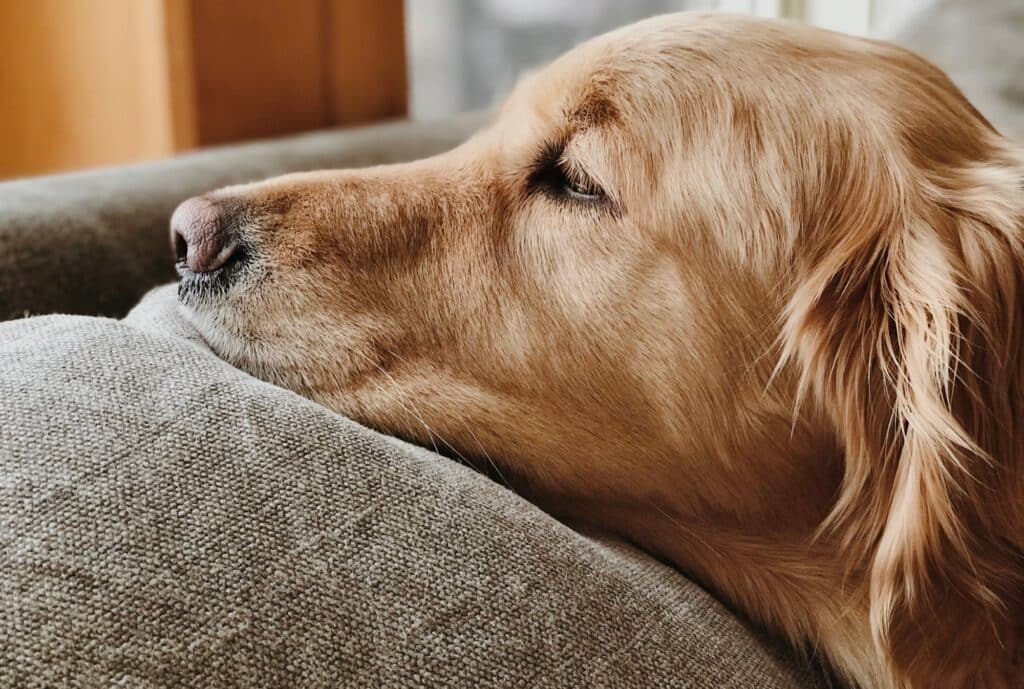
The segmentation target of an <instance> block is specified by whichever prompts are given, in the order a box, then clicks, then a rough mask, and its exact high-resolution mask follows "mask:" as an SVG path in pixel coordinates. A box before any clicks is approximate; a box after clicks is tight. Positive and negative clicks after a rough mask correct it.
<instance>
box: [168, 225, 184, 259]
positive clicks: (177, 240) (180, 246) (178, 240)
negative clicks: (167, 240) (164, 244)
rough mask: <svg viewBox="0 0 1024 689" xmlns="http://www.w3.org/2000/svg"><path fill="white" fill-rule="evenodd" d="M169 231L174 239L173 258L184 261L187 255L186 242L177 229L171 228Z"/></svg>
mask: <svg viewBox="0 0 1024 689" xmlns="http://www.w3.org/2000/svg"><path fill="white" fill-rule="evenodd" d="M171 233H172V237H173V240H174V258H175V260H177V261H184V260H185V257H186V256H188V242H186V241H185V237H183V236H182V234H181V233H180V232H178V231H177V230H172V231H171Z"/></svg>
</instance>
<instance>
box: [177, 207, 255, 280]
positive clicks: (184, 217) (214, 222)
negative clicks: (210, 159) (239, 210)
mask: <svg viewBox="0 0 1024 689" xmlns="http://www.w3.org/2000/svg"><path fill="white" fill-rule="evenodd" d="M232 234H233V233H232V232H231V230H230V227H229V223H228V222H226V218H225V217H224V213H223V211H222V210H221V208H220V207H219V206H218V205H217V203H215V202H214V201H211V200H209V199H206V198H203V197H196V198H191V199H188V200H187V201H184V202H183V203H182V204H181V205H180V206H178V207H177V208H176V209H175V211H174V214H173V215H172V216H171V244H172V245H173V246H174V251H175V255H176V257H177V259H178V261H183V262H184V263H185V265H187V266H188V269H189V270H191V271H192V272H194V273H212V272H214V271H215V270H217V269H219V268H222V267H224V265H225V264H227V263H228V261H230V260H231V258H232V257H233V256H234V255H235V254H236V252H237V251H238V241H237V239H236V238H235V237H234V236H232Z"/></svg>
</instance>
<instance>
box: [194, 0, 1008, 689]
mask: <svg viewBox="0 0 1024 689" xmlns="http://www.w3.org/2000/svg"><path fill="white" fill-rule="evenodd" d="M546 151H547V152H546ZM551 151H554V152H553V153H551ZM545 156H548V157H549V158H550V156H554V158H557V160H558V163H557V164H558V166H560V167H559V169H560V170H561V169H568V173H566V174H567V175H568V176H569V178H570V179H585V180H589V181H590V182H588V183H592V184H593V185H599V186H600V187H601V188H602V189H603V192H604V197H603V198H601V199H600V200H598V201H593V200H586V199H585V200H580V199H578V198H572V197H567V196H566V195H565V192H564V190H562V189H561V187H558V186H557V183H556V185H555V187H552V186H551V184H550V182H549V181H547V180H546V178H545V177H544V174H548V173H545V172H544V169H546V168H544V166H545V165H547V166H550V165H551V160H549V158H546V157H545ZM545 161H547V162H545ZM560 174H561V173H560ZM584 191H585V190H584ZM209 198H210V199H213V200H214V201H215V202H216V203H218V204H219V205H220V207H221V208H222V209H224V212H225V213H228V214H230V215H231V217H233V218H234V226H235V227H234V231H235V232H237V233H238V234H239V235H240V237H241V238H242V242H243V245H244V246H245V247H246V251H247V262H246V263H245V265H244V266H242V267H241V268H240V269H239V270H238V272H237V275H235V277H234V278H233V281H232V282H231V283H230V284H229V285H228V286H227V287H225V288H224V289H222V290H220V291H214V292H203V291H189V290H183V292H182V300H183V303H184V304H185V306H186V310H187V312H188V313H189V315H190V317H191V318H192V319H193V321H194V322H195V323H196V324H197V325H198V326H199V327H200V328H201V330H202V331H203V333H204V334H205V335H206V337H207V338H208V339H209V341H210V343H211V345H212V346H213V347H214V348H215V349H216V350H217V351H218V352H219V353H220V354H221V355H223V356H224V357H225V358H226V359H228V360H230V361H232V362H234V363H235V364H236V365H238V366H240V367H241V368H244V369H246V370H248V371H250V372H252V373H253V374H255V375H257V376H260V377H262V378H265V379H267V380H270V381H273V382H275V383H278V384H280V385H283V386H286V387H289V388H292V389H294V390H296V391H297V392H299V393H301V394H303V395H306V396H308V397H310V398H313V399H315V400H318V401H320V402H322V403H324V404H326V405H327V406H330V407H332V408H333V409H336V410H337V411H339V412H341V413H344V414H347V415H349V416H351V417H353V418H355V419H357V420H359V421H361V422H364V423H366V424H368V425H371V426H374V427H377V428H380V429H383V430H386V431H388V432H391V433H395V434H398V435H402V436H405V437H407V438H410V439H413V440H415V441H418V442H420V443H423V444H427V445H437V446H440V447H442V449H443V448H444V446H448V447H449V448H450V449H451V451H453V452H456V453H458V454H461V455H464V456H466V457H468V458H469V459H470V460H471V461H473V462H474V463H478V464H479V465H480V466H481V467H482V468H484V469H485V470H488V471H490V473H492V475H494V476H495V477H496V478H497V479H498V480H503V481H506V482H508V483H510V484H511V485H512V486H514V487H515V488H516V489H517V490H518V491H520V492H521V493H523V494H524V495H526V496H528V497H529V498H530V499H532V500H534V501H536V502H537V503H538V504H540V505H542V506H543V507H545V508H546V509H548V510H550V511H551V512H553V513H555V514H557V515H559V516H562V517H563V518H566V519H569V520H574V521H578V522H582V523H584V524H587V525H590V526H592V527H598V528H603V529H608V530H612V531H614V532H616V533H618V534H621V535H623V536H625V537H627V538H630V539H632V540H633V541H635V542H636V543H638V544H640V545H641V546H643V547H644V548H646V549H648V550H650V551H651V552H654V553H656V554H658V555H659V556H661V557H664V558H666V559H668V560H670V561H672V562H674V563H675V564H676V565H677V566H678V567H679V568H680V569H681V570H683V571H684V572H687V573H688V574H690V575H691V576H694V577H695V578H697V579H698V580H700V581H701V582H703V583H704V584H705V585H707V586H708V587H709V588H711V589H712V590H714V591H716V592H717V593H718V595H719V596H721V597H722V598H723V599H724V600H726V601H727V602H729V604H731V605H732V606H734V607H735V608H736V609H738V610H740V611H741V612H743V613H744V614H745V615H747V616H749V617H750V618H752V619H753V620H755V621H756V622H757V623H759V624H761V625H764V626H765V627H767V628H769V629H771V630H773V631H775V632H776V633H780V634H783V635H785V636H786V637H788V638H789V639H790V641H791V642H792V643H793V644H794V645H795V646H797V647H799V648H804V649H806V650H808V651H809V652H813V653H816V654H820V655H821V656H823V657H824V658H826V659H827V660H828V662H829V663H830V664H831V665H833V666H834V667H835V668H836V669H837V670H838V671H839V672H840V673H841V674H842V675H843V676H844V677H845V678H847V679H848V680H849V681H850V682H851V683H854V684H855V685H858V686H861V687H865V688H869V687H870V688H886V689H891V688H897V687H898V688H901V689H910V688H913V689H936V688H944V687H949V688H951V689H952V688H958V689H963V688H968V687H978V688H981V687H984V688H985V689H1001V688H1010V687H1018V688H1019V687H1022V686H1024V649H1022V646H1024V588H1022V577H1024V462H1022V456H1024V424H1022V416H1024V351H1022V349H1024V303H1022V294H1024V151H1022V149H1021V147H1020V146H1018V145H1017V144H1014V143H1012V142H1011V141H1008V140H1007V139H1005V138H1003V137H1002V136H1000V134H998V133H997V132H996V131H994V130H993V129H992V127H991V126H990V125H989V124H988V123H987V122H986V121H985V119H984V118H983V117H982V116H981V115H979V114H978V113H977V112H976V111H975V110H974V109H973V108H972V107H971V105H970V104H969V103H968V102H967V101H966V100H965V99H964V98H963V96H962V95H961V94H960V93H959V92H958V91H957V89H956V88H955V87H954V86H953V85H952V84H951V83H950V82H949V80H948V79H947V78H946V77H945V76H944V75H943V74H942V73H941V72H940V71H939V70H938V69H936V68H935V67H933V66H932V65H930V64H928V63H927V62H925V61H923V60H922V59H920V58H918V57H916V56H915V55H913V54H910V53H908V52H906V51H904V50H901V49H899V48H897V47H895V46H892V45H889V44H886V43H882V42H876V41H869V40H863V39H858V38H852V37H848V36H843V35H839V34H833V33H829V32H825V31H820V30H815V29H811V28H807V27H802V26H797V25H788V24H781V23H772V22H762V21H757V20H752V19H745V18H738V17H730V16H726V15H673V16H666V17H659V18H655V19H652V20H649V21H646V22H643V23H640V24H637V25H634V26H631V27H627V28H625V29H622V30H619V31H616V32H614V33H611V34H608V35H606V36H603V37H600V38H598V39H595V40H593V41H590V42H588V43H586V44H584V45H582V46H580V47H579V48H577V49H575V50H573V51H572V52H570V53H569V54H567V55H565V56H564V57H562V58H561V59H559V60H558V61H556V62H555V63H553V64H552V65H550V66H549V67H547V68H546V69H544V70H542V71H539V72H537V73H535V74H533V75H531V76H529V77H528V78H526V79H525V80H524V81H523V82H522V83H521V84H520V85H519V86H518V87H517V88H516V89H515V91H514V93H513V94H512V95H511V97H510V98H509V99H508V101H507V102H506V103H505V105H504V107H503V108H502V110H501V112H500V113H499V114H498V115H497V117H496V118H495V119H494V121H493V122H492V123H491V124H490V125H489V126H487V127H486V128H485V130H484V131H482V132H481V133H480V134H479V135H477V136H476V137H474V138H473V139H472V140H470V141H469V142H468V143H466V144H465V145H463V146H461V147H459V148H458V149H456V150H454V151H452V152H450V153H447V154H445V155H441V156H437V157H435V158H431V159H428V160H422V161H418V162H414V163H409V164H404V165H395V166H388V167H379V168H371V169H367V170H358V171H330V172H317V173H309V174H298V175H289V176H286V177H282V178H278V179H273V180H270V181H267V182H263V183H260V184H253V185H247V186H241V187H233V188H229V189H224V190H221V191H218V192H215V193H213V194H211V195H209Z"/></svg>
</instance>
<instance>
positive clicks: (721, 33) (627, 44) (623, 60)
mask: <svg viewBox="0 0 1024 689" xmlns="http://www.w3.org/2000/svg"><path fill="white" fill-rule="evenodd" d="M756 26H758V24H756V23H754V22H752V21H751V20H749V19H746V18H742V17H734V16H731V15H722V14H695V13H680V14H674V15H664V16H660V17H654V18H652V19H649V20H646V21H643V22H640V23H638V24H634V25H631V26H628V27H625V28H623V29H619V30H617V31H613V32H610V33H607V34H604V35H602V36H598V37H596V38H593V39H591V40H589V41H586V42H584V43H582V44H580V45H578V46H577V47H575V48H573V49H572V50H570V51H569V52H567V53H565V54H564V55H562V56H561V57H559V58H558V59H556V60H554V61H553V62H551V63H550V64H548V65H547V66H545V67H543V68H539V69H536V70H533V71H531V72H529V73H527V74H526V75H525V76H523V78H521V79H520V81H519V83H518V84H517V85H516V87H515V89H513V91H512V93H511V94H510V96H509V98H508V99H507V100H506V104H505V107H504V110H505V111H520V112H521V111H532V113H533V114H536V115H539V117H540V118H541V119H543V120H554V119H570V120H573V121H574V122H575V123H576V124H580V125H587V126H590V125H602V124H612V123H614V122H615V121H616V119H617V116H620V115H624V114H625V113H626V111H628V110H629V109H630V104H631V103H634V102H636V101H637V100H638V96H642V95H644V94H645V93H646V92H648V91H655V93H651V94H648V95H651V96H654V97H658V96H666V95H668V94H667V93H665V91H664V88H663V87H664V85H665V83H666V79H665V78H664V76H665V75H666V74H668V73H678V72H679V71H680V70H684V69H685V66H686V64H687V63H691V62H693V61H694V60H703V59H705V58H706V57H707V56H708V55H709V54H711V53H712V52H719V51H728V47H729V46H730V45H735V41H736V40H742V39H741V38H740V30H741V29H742V27H747V28H748V29H750V28H752V27H756ZM641 100H643V99H642V98H641Z"/></svg>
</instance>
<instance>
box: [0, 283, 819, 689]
mask: <svg viewBox="0 0 1024 689" xmlns="http://www.w3.org/2000/svg"><path fill="white" fill-rule="evenodd" d="M0 400H2V405H0V611H2V614H0V687H4V688H5V689H20V688H25V689H30V688H37V687H39V688H42V687H47V688H49V687H90V688H91V687H132V688H156V687H161V688H163V687H167V688H170V687H197V688H198V687H202V688H204V689H220V688H228V687H303V688H319V687H324V688H327V687H331V688H337V687H455V688H457V689H458V688H465V689H477V688H479V687H588V688H589V687H629V688H638V687H657V688H659V689H661V688H664V687H688V688H693V689H712V688H713V689H720V688H722V687H751V688H757V689H771V688H783V687H785V688H791V689H795V688H797V687H815V686H819V684H818V680H816V679H815V676H814V675H813V674H812V673H811V672H810V671H808V670H805V669H801V667H799V666H797V665H795V664H793V663H792V662H791V661H790V660H788V659H787V658H786V657H785V655H784V654H783V653H781V652H780V651H779V650H778V649H777V648H776V647H775V646H773V645H772V644H770V643H767V642H765V641H764V640H763V639H761V638H759V637H758V636H757V635H756V634H754V633H752V632H751V631H750V630H748V629H747V628H745V626H744V625H743V624H742V623H740V622H739V621H737V619H736V618H734V617H733V616H732V615H731V614H730V613H729V612H728V611H726V610H725V609H724V608H723V607H722V606H721V605H720V604H718V603H717V602H715V600H714V599H712V598H711V597H710V596H708V595H707V594H706V593H705V592H704V591H703V590H701V589H700V588H698V587H697V586H696V585H694V584H692V583H690V582H688V581H687V580H686V579H685V578H683V577H682V576H681V575H680V574H678V573H677V572H675V571H674V570H672V569H670V568H668V567H666V566H664V565H662V564H660V563H658V562H656V561H654V560H652V559H651V558H649V557H647V556H645V555H643V554H641V553H639V552H637V551H635V550H633V549H631V548H630V547H628V546H626V545H623V544H619V543H615V542H612V541H602V540H597V539H594V538H589V537H586V536H584V535H581V534H579V533H577V532H575V531H573V530H571V529H569V528H568V527H566V526H564V525H563V524H561V523H559V522H557V521H555V520H554V519H552V518H550V517H548V516H547V515H546V514H544V513H543V512H541V511H539V510H538V509H537V508H535V507H533V506H532V505H530V504H529V503H527V502H525V501H524V500H522V499H521V498H519V497H518V496H516V495H514V494H513V493H512V492H510V491H508V490H506V489H505V488H503V487H501V486H499V485H497V484H495V483H492V482H491V481H490V480H488V479H487V478H484V477H483V476H481V475H478V474H477V473H475V472H473V471H472V470H470V469H468V468H466V467H463V466H461V465H459V464H457V463H455V462H452V461H450V460H448V459H445V458H443V457H440V456H438V455H435V454H433V453H431V452H428V451H426V450H423V449H420V448H416V447H413V446H411V445H407V444H405V443H403V442H401V441H398V440H395V439H391V438H388V437H385V436H382V435H379V434H377V433H375V432H372V431H370V430H368V429H366V428H363V427H360V426H358V425H356V424H354V423H353V422H351V421H349V420H346V419H344V418H342V417H340V416H338V415H336V414H333V413H332V412H330V411H329V410H327V409H325V408H323V407H320V406H318V405H316V404H314V403H312V402H310V401H308V400H305V399H303V398H300V397H298V396H296V395H294V394H292V393H290V392H288V391H285V390H282V389H280V388H277V387H274V386H271V385H268V384H266V383H263V382H260V381H257V380H255V379H253V378H251V377H249V376H247V375H246V374H244V373H242V372H240V371H238V370H236V369H233V368H231V367H230V366H228V365H226V364H225V363H223V362H221V361H220V360H218V359H217V358H216V357H215V356H214V355H213V354H212V353H210V352H209V351H208V350H206V349H205V347H204V345H203V344H202V341H201V339H200V338H198V337H197V336H196V334H195V333H194V332H192V331H191V330H190V329H189V327H188V326H187V325H186V324H185V323H184V321H183V320H181V319H180V317H178V316H177V311H176V308H175V304H174V294H173V288H164V289H161V290H157V291H155V292H154V293H152V294H151V295H150V296H149V297H147V299H146V300H145V301H144V302H143V303H142V305H141V306H139V307H138V308H137V309H136V310H135V311H133V313H132V314H131V315H130V316H129V317H128V318H127V320H125V321H116V320H109V319H102V318H87V317H81V316H46V317H40V318H30V319H22V320H17V321H11V322H8V323H4V324H0Z"/></svg>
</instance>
